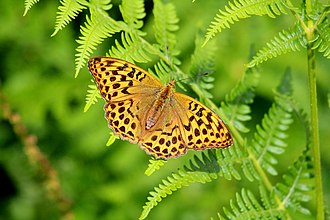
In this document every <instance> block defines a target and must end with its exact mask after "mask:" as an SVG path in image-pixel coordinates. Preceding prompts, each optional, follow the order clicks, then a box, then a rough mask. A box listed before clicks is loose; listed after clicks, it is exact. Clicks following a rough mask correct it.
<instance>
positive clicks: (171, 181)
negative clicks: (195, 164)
mask: <svg viewBox="0 0 330 220" xmlns="http://www.w3.org/2000/svg"><path fill="white" fill-rule="evenodd" d="M215 178H217V176H216V175H214V174H213V175H212V173H211V174H209V173H205V172H184V171H182V170H179V171H178V173H173V174H172V176H170V177H168V178H167V179H166V180H163V181H162V183H161V184H159V185H158V187H155V188H154V191H152V192H150V196H149V197H148V198H147V199H148V202H146V204H145V206H143V211H142V213H141V215H140V217H139V219H145V218H146V217H147V216H148V214H149V213H150V211H151V209H153V208H154V207H155V206H157V204H158V203H159V202H161V201H162V199H163V198H166V197H167V196H168V195H171V194H172V193H173V191H176V190H178V189H179V188H181V187H183V186H188V185H189V184H190V183H196V182H198V183H206V182H211V181H212V180H213V179H215Z"/></svg>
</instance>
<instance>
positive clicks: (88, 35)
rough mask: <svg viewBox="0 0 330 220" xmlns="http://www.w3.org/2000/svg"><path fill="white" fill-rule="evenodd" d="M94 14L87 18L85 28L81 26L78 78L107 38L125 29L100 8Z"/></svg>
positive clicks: (77, 61) (77, 63)
mask: <svg viewBox="0 0 330 220" xmlns="http://www.w3.org/2000/svg"><path fill="white" fill-rule="evenodd" d="M100 7H101V6H100ZM104 7H105V6H104ZM92 12H93V13H92V14H91V17H88V16H87V17H86V22H85V26H81V28H80V29H81V35H82V36H80V37H79V39H78V40H77V43H78V44H79V46H78V47H77V49H76V50H77V52H78V53H77V54H76V57H77V58H76V74H75V76H76V77H77V76H78V73H79V72H80V70H81V68H82V67H83V66H84V65H85V64H86V60H87V59H88V58H89V57H90V54H91V53H92V52H93V50H95V49H96V46H97V45H98V44H100V43H101V42H102V41H103V40H104V39H105V38H107V37H110V36H112V34H114V33H116V32H119V31H120V30H121V29H122V28H123V27H122V26H121V23H119V22H117V21H115V20H113V19H112V18H111V17H109V16H108V15H107V13H106V12H105V11H101V9H100V8H99V9H98V10H97V11H96V10H95V11H92Z"/></svg>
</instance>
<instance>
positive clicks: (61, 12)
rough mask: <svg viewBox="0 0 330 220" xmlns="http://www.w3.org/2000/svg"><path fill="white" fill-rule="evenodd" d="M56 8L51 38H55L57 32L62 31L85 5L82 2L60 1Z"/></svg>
mask: <svg viewBox="0 0 330 220" xmlns="http://www.w3.org/2000/svg"><path fill="white" fill-rule="evenodd" d="M60 4H61V5H60V6H58V11H57V16H56V24H55V30H54V32H53V34H52V35H51V37H53V36H55V35H56V34H57V32H59V31H60V30H61V29H63V28H64V27H65V26H66V25H67V24H68V23H69V22H70V21H71V20H72V19H74V18H75V17H76V16H77V15H78V14H79V13H80V12H81V11H82V10H83V9H85V8H86V7H85V6H84V5H86V4H87V3H86V2H85V1H83V0H61V1H60Z"/></svg>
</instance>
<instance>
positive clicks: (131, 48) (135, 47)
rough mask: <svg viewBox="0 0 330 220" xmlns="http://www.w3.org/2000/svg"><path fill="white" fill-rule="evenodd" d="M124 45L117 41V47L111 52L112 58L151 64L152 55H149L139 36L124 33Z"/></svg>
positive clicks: (122, 38) (122, 40)
mask: <svg viewBox="0 0 330 220" xmlns="http://www.w3.org/2000/svg"><path fill="white" fill-rule="evenodd" d="M121 42H122V45H121V44H120V43H119V42H118V41H117V40H116V41H115V46H112V48H111V50H110V51H109V55H110V56H111V57H118V58H121V59H124V60H127V61H131V62H133V61H136V62H139V63H143V62H150V61H151V59H150V58H149V57H150V55H148V54H147V49H146V45H145V44H144V42H143V41H140V40H139V36H138V35H137V34H129V33H128V32H122V34H121Z"/></svg>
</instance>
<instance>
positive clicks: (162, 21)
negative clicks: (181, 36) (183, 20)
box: [153, 0, 179, 56]
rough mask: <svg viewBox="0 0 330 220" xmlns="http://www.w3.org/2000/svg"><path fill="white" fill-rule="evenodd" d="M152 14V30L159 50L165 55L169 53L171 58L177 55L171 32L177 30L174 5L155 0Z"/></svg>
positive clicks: (173, 36) (174, 39)
mask: <svg viewBox="0 0 330 220" xmlns="http://www.w3.org/2000/svg"><path fill="white" fill-rule="evenodd" d="M153 13H154V16H155V21H154V25H153V29H154V33H155V38H156V41H157V43H158V44H159V49H160V50H161V51H163V52H165V53H168V52H171V53H172V54H171V56H175V55H178V51H177V50H175V43H176V36H175V35H174V33H173V32H175V31H177V30H178V29H179V26H178V25H177V23H178V21H179V19H178V18H177V16H176V12H175V8H174V5H173V4H170V3H168V4H164V3H162V1H160V0H155V1H154V9H153Z"/></svg>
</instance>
